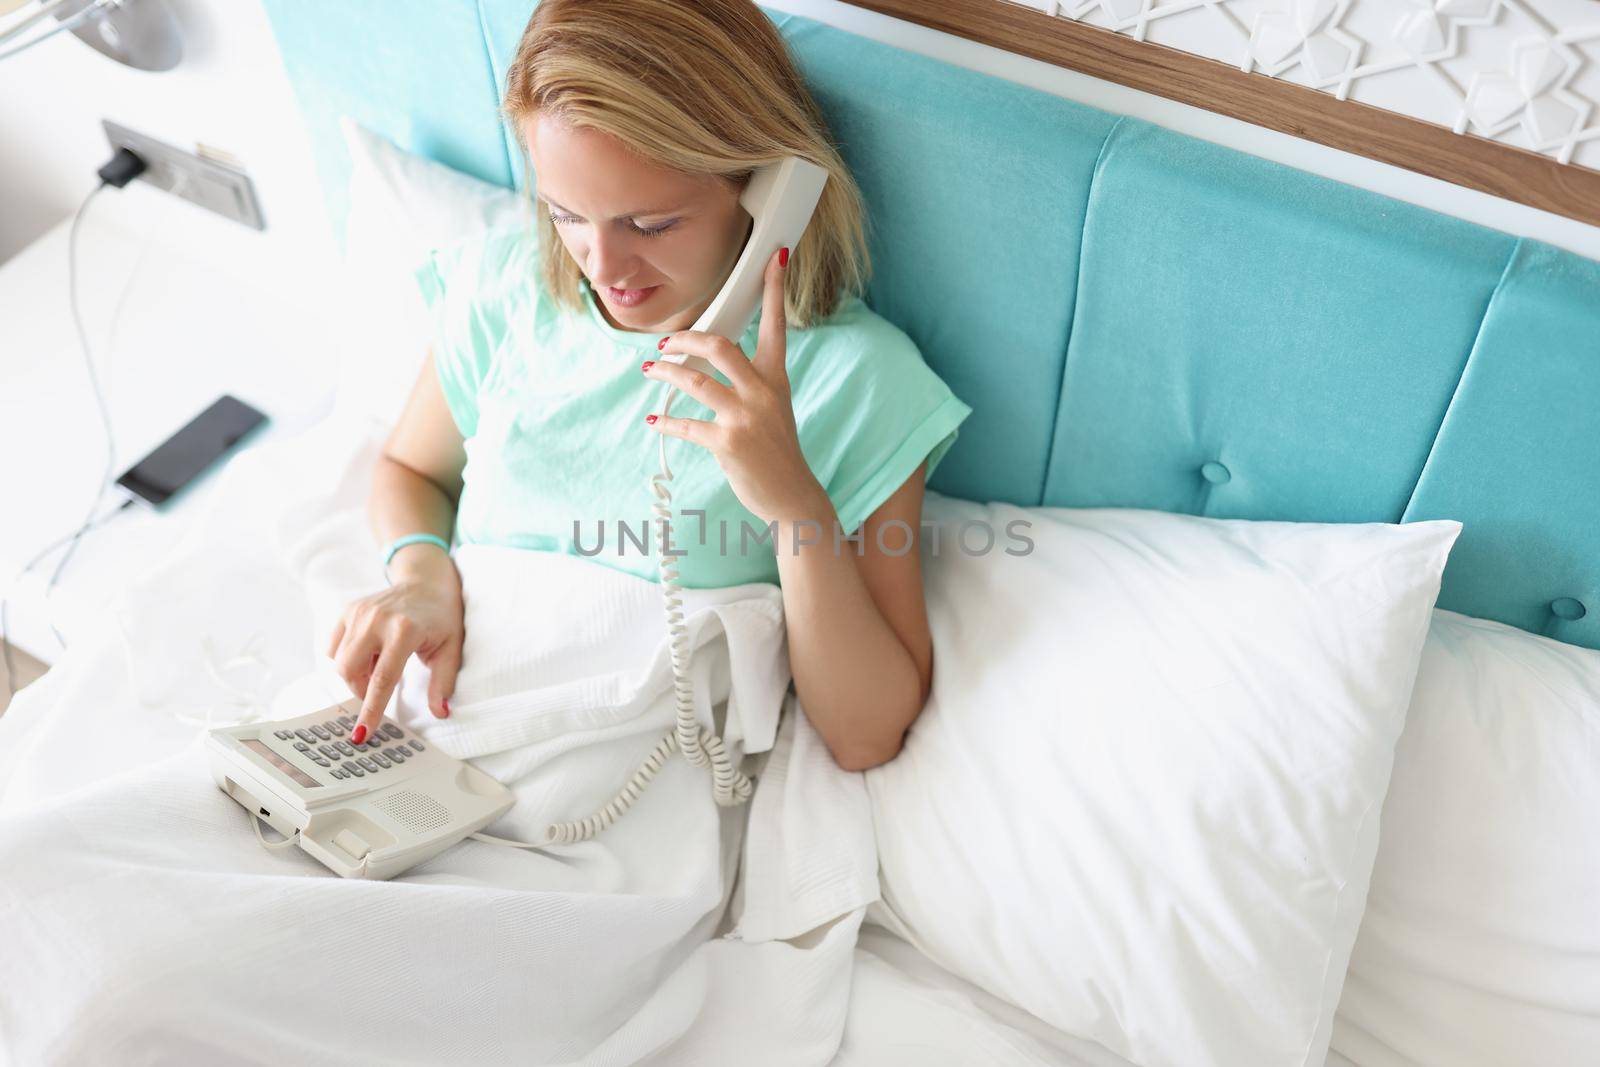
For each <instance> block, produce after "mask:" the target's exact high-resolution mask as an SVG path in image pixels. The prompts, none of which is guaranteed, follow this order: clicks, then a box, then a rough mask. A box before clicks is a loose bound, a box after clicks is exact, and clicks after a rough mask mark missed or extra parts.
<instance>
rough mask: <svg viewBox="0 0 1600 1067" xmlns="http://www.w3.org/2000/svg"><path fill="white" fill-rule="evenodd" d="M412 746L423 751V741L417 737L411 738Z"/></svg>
mask: <svg viewBox="0 0 1600 1067" xmlns="http://www.w3.org/2000/svg"><path fill="white" fill-rule="evenodd" d="M411 747H412V748H414V749H416V750H417V751H418V752H421V751H422V742H421V741H418V740H417V739H416V738H415V737H413V738H412V739H411Z"/></svg>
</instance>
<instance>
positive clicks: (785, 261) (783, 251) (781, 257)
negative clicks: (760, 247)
mask: <svg viewBox="0 0 1600 1067" xmlns="http://www.w3.org/2000/svg"><path fill="white" fill-rule="evenodd" d="M788 265H789V250H788V249H787V248H780V249H778V266H780V267H787V266H788Z"/></svg>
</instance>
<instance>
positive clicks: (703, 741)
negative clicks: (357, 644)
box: [206, 156, 828, 879]
mask: <svg viewBox="0 0 1600 1067" xmlns="http://www.w3.org/2000/svg"><path fill="white" fill-rule="evenodd" d="M827 180H828V172H827V171H826V170H824V169H823V168H821V167H819V166H817V165H815V164H813V163H810V162H808V161H806V160H803V159H800V158H799V157H796V156H790V157H787V158H785V159H783V160H780V161H779V162H777V163H771V164H767V165H766V166H762V167H758V168H756V170H755V171H754V172H753V173H752V174H751V176H750V178H749V180H748V181H747V182H746V183H745V188H744V190H743V191H742V192H741V193H740V194H739V203H740V205H741V206H742V207H743V208H744V209H745V211H746V212H748V213H749V215H750V218H751V226H750V236H749V238H748V239H747V240H746V242H745V247H744V250H743V252H742V253H741V254H740V256H739V259H738V261H737V262H736V263H735V264H734V266H733V270H732V272H731V273H730V274H729V275H728V280H727V282H726V283H724V285H723V287H722V290H721V291H720V292H718V293H717V295H716V298H715V299H713V300H712V301H711V304H710V306H709V307H707V308H706V310H705V312H704V313H703V314H702V315H701V316H700V318H699V319H697V320H696V321H695V324H694V326H693V327H691V329H694V330H699V331H704V332H707V333H715V334H718V335H719V336H722V337H726V338H727V339H729V340H730V341H733V342H734V343H735V344H737V343H738V341H739V338H740V337H741V336H743V334H744V331H745V329H746V327H748V326H749V325H750V320H751V319H752V318H754V317H755V313H756V309H757V307H758V306H759V304H760V302H761V297H762V293H763V288H764V274H765V271H766V265H767V262H768V261H769V260H770V259H771V258H772V256H773V255H774V254H775V253H776V252H777V251H778V249H779V248H781V247H788V248H790V249H793V248H794V247H795V246H796V245H797V244H798V243H799V241H800V236H801V234H803V233H804V232H805V228H806V226H807V225H808V224H809V223H810V221H811V216H812V214H813V213H814V212H815V211H816V207H817V202H818V201H819V200H820V199H821V197H822V189H823V186H824V185H826V184H827ZM657 359H659V360H663V361H668V360H670V361H674V362H679V363H683V364H684V365H686V366H692V367H694V368H695V369H697V370H700V371H703V372H705V373H706V374H711V373H713V368H712V366H711V364H709V363H708V362H706V361H705V360H704V359H701V358H700V357H698V356H690V355H685V354H681V353H679V354H666V355H661V356H658V357H657ZM675 394H676V390H675V389H674V388H673V387H672V386H671V385H666V386H665V388H664V389H663V393H662V408H661V414H663V415H665V414H667V413H668V412H669V411H670V410H671V408H672V398H673V396H674V395H675ZM659 440H660V456H661V470H660V473H658V474H654V475H651V477H650V490H651V492H652V493H653V494H654V496H655V500H654V502H653V503H652V505H651V510H652V513H653V515H654V516H655V518H656V519H657V530H658V541H657V564H658V566H659V568H660V574H661V593H662V596H663V598H664V599H665V601H666V611H667V629H668V631H669V633H670V635H671V655H672V674H673V690H674V694H675V697H676V703H677V721H676V725H675V726H674V728H673V729H672V730H671V731H670V732H669V733H667V735H666V736H665V737H663V738H662V740H661V743H660V744H658V745H657V746H656V748H655V749H654V750H653V751H652V752H651V754H650V756H649V757H648V758H647V759H646V760H645V761H644V763H643V764H641V765H640V767H639V769H638V770H637V771H635V772H634V774H633V776H632V778H630V779H629V781H628V783H627V784H626V785H625V786H623V788H622V790H621V791H620V792H619V793H618V794H617V795H616V797H615V798H613V799H612V800H611V802H610V803H609V804H607V805H606V806H605V807H603V808H602V809H601V810H600V811H598V812H596V813H595V814H594V815H592V816H590V817H589V818H587V819H584V820H581V821H579V822H567V823H556V824H554V825H552V826H551V827H550V828H549V830H548V831H547V832H546V839H545V840H544V841H543V842H541V843H539V844H532V843H529V842H523V841H510V840H507V839H505V838H499V837H491V836H490V835H488V834H484V833H481V832H480V831H481V830H482V829H483V827H485V826H487V825H489V824H490V823H492V822H493V821H494V820H496V819H498V818H499V817H500V816H501V815H503V814H505V812H506V811H507V810H509V809H510V807H511V805H512V803H513V802H514V796H513V794H512V793H511V791H510V790H509V789H507V788H506V787H505V786H504V785H503V784H501V783H500V782H499V781H497V780H495V779H494V778H493V777H492V776H490V775H488V774H485V773H484V772H482V771H480V770H478V769H477V768H476V767H474V766H472V765H471V764H469V763H466V762H463V761H462V760H458V759H456V758H454V757H453V756H449V755H446V754H445V753H443V752H440V751H439V750H438V749H437V748H434V747H433V746H431V745H429V744H427V743H426V742H425V741H423V740H422V739H421V738H418V737H414V736H412V735H411V734H410V733H408V732H407V731H405V730H402V729H401V728H400V727H399V726H398V725H396V724H394V723H390V722H384V723H382V724H380V726H379V728H378V729H377V730H375V731H374V732H373V734H372V736H371V737H369V738H367V740H366V741H365V742H364V743H363V744H361V745H354V744H352V743H351V742H350V740H349V733H350V730H351V729H352V728H353V726H354V725H355V718H356V716H357V715H358V714H360V711H361V702H360V701H359V700H354V699H352V700H348V701H344V702H342V703H339V704H333V705H330V706H328V707H324V708H321V709H318V710H316V711H313V712H310V713H308V714H306V715H302V716H299V717H297V718H292V719H283V720H278V721H274V722H264V723H247V724H244V725H239V726H230V727H224V728H221V729H215V730H212V731H210V734H209V735H208V737H207V739H206V754H207V759H208V761H209V763H210V766H211V776H212V778H213V779H214V780H215V781H216V783H217V786H218V787H219V788H220V789H222V791H223V792H225V793H227V794H228V795H229V796H231V797H233V798H234V800H236V801H238V802H239V803H240V804H241V805H243V806H244V809H245V810H246V811H247V812H249V813H250V815H251V820H250V822H251V826H252V828H253V829H254V830H255V834H256V837H257V839H258V840H260V841H261V843H262V845H264V846H266V847H267V848H284V847H287V846H289V845H293V844H299V846H300V847H301V848H302V849H303V850H305V852H307V853H308V854H309V855H311V856H312V857H314V858H315V859H317V860H319V861H320V862H322V863H323V864H325V865H326V866H327V867H328V868H329V869H331V870H332V871H333V872H334V873H336V874H339V875H341V876H343V877H346V878H371V879H385V878H392V877H394V876H395V875H397V874H399V873H401V872H402V871H404V870H406V869H408V868H410V867H413V866H415V865H416V864H418V863H421V862H422V861H424V860H426V859H429V858H430V857H432V856H435V855H437V854H438V853H440V852H442V851H444V850H445V849H446V848H449V847H450V846H451V845H453V844H455V843H456V842H457V841H460V840H462V839H463V838H466V837H469V836H470V837H475V838H478V839H480V840H483V841H488V842H492V843H494V844H500V845H510V846H513V847H516V848H545V847H548V846H550V845H552V844H565V843H569V842H573V841H582V840H586V839H587V838H590V837H593V836H594V835H595V834H597V833H599V832H600V831H602V830H604V829H605V828H606V827H608V826H610V825H611V824H612V823H613V822H615V821H616V820H617V819H619V818H621V817H622V816H623V815H624V814H626V812H627V811H628V809H629V808H630V807H631V806H632V804H633V801H634V800H635V798H637V797H638V795H639V794H640V793H641V792H642V791H643V790H644V788H645V786H646V785H648V784H649V782H650V780H651V778H653V777H654V776H655V773H656V772H657V771H658V770H660V768H661V766H662V764H663V763H664V762H665V761H666V759H667V757H669V756H670V755H671V754H672V752H673V751H674V750H677V751H679V752H681V753H682V754H683V756H684V758H685V759H687V760H688V761H689V762H690V763H692V764H694V765H695V766H697V767H705V766H708V765H709V767H710V770H711V778H712V792H713V795H714V797H715V799H716V802H717V803H718V804H720V805H723V806H725V807H728V806H733V805H737V804H741V803H743V802H744V801H746V800H748V799H749V798H750V795H751V793H752V792H753V791H754V783H753V782H752V781H751V779H750V778H748V777H746V776H745V775H744V774H742V773H740V771H739V770H738V769H737V768H735V767H734V766H733V764H732V761H731V760H729V759H728V756H727V754H726V752H725V751H724V750H723V744H722V739H721V738H720V737H718V736H717V735H716V734H715V733H714V732H713V731H711V730H709V729H703V728H702V727H701V726H700V724H699V722H698V721H697V720H696V717H695V710H694V690H693V684H692V682H691V680H690V678H689V656H690V649H689V648H688V631H687V629H686V627H685V626H684V622H683V611H682V601H681V599H680V597H679V592H680V590H679V587H678V584H677V579H678V570H677V565H676V563H675V562H674V560H675V559H676V557H675V556H671V555H669V554H668V553H667V549H668V547H669V546H670V545H671V522H672V517H671V510H670V507H669V505H670V503H671V499H672V498H671V494H670V492H669V491H668V489H667V483H668V482H670V481H671V480H672V471H671V469H670V468H669V467H668V466H667V448H666V444H667V438H666V435H664V434H663V435H660V438H659ZM262 821H265V822H266V823H267V824H268V825H269V826H271V827H272V828H273V829H275V830H277V831H278V832H279V833H280V834H282V835H284V836H283V839H282V840H280V841H277V842H268V841H267V840H266V838H265V837H264V836H263V835H262V833H261V822H262Z"/></svg>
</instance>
